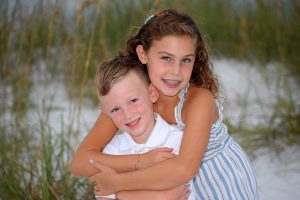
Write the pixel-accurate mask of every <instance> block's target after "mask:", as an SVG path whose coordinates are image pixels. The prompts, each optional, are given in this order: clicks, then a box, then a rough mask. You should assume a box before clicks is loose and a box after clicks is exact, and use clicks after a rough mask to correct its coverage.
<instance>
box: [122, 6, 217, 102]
mask: <svg viewBox="0 0 300 200" xmlns="http://www.w3.org/2000/svg"><path fill="white" fill-rule="evenodd" d="M167 35H178V36H181V35H188V36H190V37H192V38H194V39H196V52H195V54H196V59H195V63H194V67H193V71H192V75H191V79H190V83H194V84H195V85H196V86H198V87H203V88H206V89H208V90H210V91H211V92H212V93H213V94H214V96H215V97H217V96H218V93H219V85H218V80H217V78H216V76H215V75H214V74H213V72H212V69H211V67H212V64H211V62H210V60H209V56H208V51H207V48H206V45H205V42H204V39H203V36H202V34H201V33H200V31H199V29H198V27H197V25H196V23H195V22H194V21H193V19H192V18H191V17H189V16H188V15H186V14H184V13H180V12H178V11H176V10H174V9H167V10H162V11H160V12H157V13H155V14H154V15H152V16H151V17H149V18H148V19H147V20H146V22H145V24H144V25H143V26H142V27H140V28H139V30H138V31H137V33H136V34H135V35H133V36H131V37H130V38H129V39H128V40H127V46H126V54H129V55H130V56H133V57H135V58H136V59H138V56H137V53H136V47H137V46H138V45H143V48H144V50H145V51H147V50H149V49H150V47H151V45H152V42H153V40H160V39H161V38H162V37H164V36H167ZM123 54H124V52H123Z"/></svg>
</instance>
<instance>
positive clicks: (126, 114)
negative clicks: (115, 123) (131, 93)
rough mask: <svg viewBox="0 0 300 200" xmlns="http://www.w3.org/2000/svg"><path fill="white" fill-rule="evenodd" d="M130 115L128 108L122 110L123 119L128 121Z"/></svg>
mask: <svg viewBox="0 0 300 200" xmlns="http://www.w3.org/2000/svg"><path fill="white" fill-rule="evenodd" d="M131 115H132V112H131V110H130V108H126V109H124V117H125V119H130V117H131Z"/></svg>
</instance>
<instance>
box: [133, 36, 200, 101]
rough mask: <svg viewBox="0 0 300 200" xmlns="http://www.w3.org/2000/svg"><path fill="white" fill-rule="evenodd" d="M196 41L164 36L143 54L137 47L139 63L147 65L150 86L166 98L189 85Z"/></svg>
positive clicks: (189, 38) (187, 37)
mask: <svg viewBox="0 0 300 200" xmlns="http://www.w3.org/2000/svg"><path fill="white" fill-rule="evenodd" d="M195 48H196V40H195V39H193V38H191V37H190V36H173V35H169V36H165V37H163V38H162V39H160V40H154V41H153V42H152V46H151V47H150V49H149V50H148V51H147V52H145V51H144V49H143V47H142V46H141V45H139V46H138V47H137V49H136V50H137V53H138V56H139V59H140V61H141V62H142V63H143V64H147V68H148V74H149V77H150V80H151V82H152V84H153V85H154V86H155V87H156V88H157V89H158V90H159V92H160V93H161V94H163V95H166V96H175V95H177V94H178V93H179V92H180V91H181V90H182V89H183V88H184V87H185V86H186V84H188V83H189V80H190V78H191V74H192V70H193V66H194V62H195V58H196V55H195Z"/></svg>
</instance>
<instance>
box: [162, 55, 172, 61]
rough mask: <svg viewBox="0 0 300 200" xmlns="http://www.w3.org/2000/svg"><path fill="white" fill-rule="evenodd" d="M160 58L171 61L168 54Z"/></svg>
mask: <svg viewBox="0 0 300 200" xmlns="http://www.w3.org/2000/svg"><path fill="white" fill-rule="evenodd" d="M161 59H162V60H165V61H171V58H170V57H169V56H163V57H161Z"/></svg>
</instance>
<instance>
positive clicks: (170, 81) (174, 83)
mask: <svg viewBox="0 0 300 200" xmlns="http://www.w3.org/2000/svg"><path fill="white" fill-rule="evenodd" d="M164 82H165V83H167V84H170V85H176V84H178V83H179V82H180V81H175V80H164Z"/></svg>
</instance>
